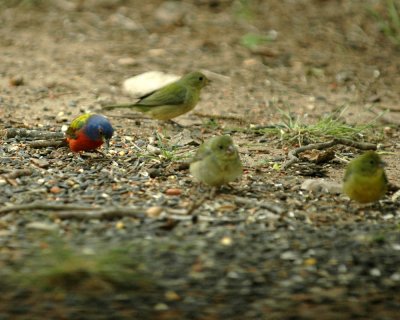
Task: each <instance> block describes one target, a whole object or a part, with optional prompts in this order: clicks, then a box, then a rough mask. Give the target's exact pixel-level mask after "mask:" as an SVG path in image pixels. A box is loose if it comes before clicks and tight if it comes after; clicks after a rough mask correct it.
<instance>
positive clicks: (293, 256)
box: [281, 251, 297, 260]
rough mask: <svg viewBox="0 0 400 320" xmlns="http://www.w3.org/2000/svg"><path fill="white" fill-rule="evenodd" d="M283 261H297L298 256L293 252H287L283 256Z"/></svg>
mask: <svg viewBox="0 0 400 320" xmlns="http://www.w3.org/2000/svg"><path fill="white" fill-rule="evenodd" d="M281 259H282V260H296V259H297V254H296V253H295V252H293V251H285V252H283V253H282V254H281Z"/></svg>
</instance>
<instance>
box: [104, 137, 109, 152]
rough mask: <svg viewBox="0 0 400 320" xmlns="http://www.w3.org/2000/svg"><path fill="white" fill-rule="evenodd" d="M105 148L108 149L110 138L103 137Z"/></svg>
mask: <svg viewBox="0 0 400 320" xmlns="http://www.w3.org/2000/svg"><path fill="white" fill-rule="evenodd" d="M104 144H105V149H106V150H108V149H109V148H110V139H104Z"/></svg>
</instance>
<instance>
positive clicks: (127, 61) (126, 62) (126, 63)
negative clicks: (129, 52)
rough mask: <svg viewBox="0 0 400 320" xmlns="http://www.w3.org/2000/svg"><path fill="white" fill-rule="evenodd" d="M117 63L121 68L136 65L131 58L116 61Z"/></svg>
mask: <svg viewBox="0 0 400 320" xmlns="http://www.w3.org/2000/svg"><path fill="white" fill-rule="evenodd" d="M117 63H118V64H120V65H121V66H133V65H135V64H137V61H136V60H135V59H134V58H132V57H125V58H120V59H118V61H117Z"/></svg>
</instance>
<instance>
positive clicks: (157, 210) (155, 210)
mask: <svg viewBox="0 0 400 320" xmlns="http://www.w3.org/2000/svg"><path fill="white" fill-rule="evenodd" d="M163 210H164V209H163V208H162V207H158V206H154V207H150V208H148V209H147V210H146V215H147V216H148V217H150V218H157V217H159V216H160V214H161V213H162V212H163Z"/></svg>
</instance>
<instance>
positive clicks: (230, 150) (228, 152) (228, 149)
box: [226, 145, 236, 155]
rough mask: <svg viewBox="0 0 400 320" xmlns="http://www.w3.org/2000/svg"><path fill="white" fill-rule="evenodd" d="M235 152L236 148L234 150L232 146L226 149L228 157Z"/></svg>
mask: <svg viewBox="0 0 400 320" xmlns="http://www.w3.org/2000/svg"><path fill="white" fill-rule="evenodd" d="M235 151H236V148H235V146H233V145H232V146H229V147H228V148H227V149H226V153H227V154H229V155H231V154H234V153H235Z"/></svg>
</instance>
